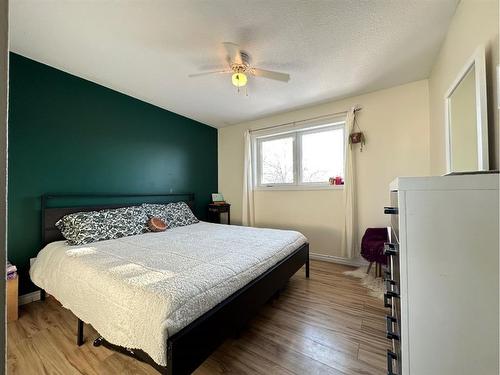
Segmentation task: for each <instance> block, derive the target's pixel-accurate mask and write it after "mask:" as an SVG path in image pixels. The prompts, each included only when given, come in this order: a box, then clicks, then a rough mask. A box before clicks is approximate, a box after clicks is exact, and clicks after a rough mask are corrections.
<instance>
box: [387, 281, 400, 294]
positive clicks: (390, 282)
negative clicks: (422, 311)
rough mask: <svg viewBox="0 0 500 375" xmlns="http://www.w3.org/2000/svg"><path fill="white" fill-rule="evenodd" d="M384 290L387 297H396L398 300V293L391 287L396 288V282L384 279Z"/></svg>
mask: <svg viewBox="0 0 500 375" xmlns="http://www.w3.org/2000/svg"><path fill="white" fill-rule="evenodd" d="M384 281H385V290H386V294H387V295H388V296H389V297H396V298H399V293H398V292H397V291H395V290H394V288H393V286H397V284H398V283H397V282H395V281H394V280H391V279H385V280H384Z"/></svg>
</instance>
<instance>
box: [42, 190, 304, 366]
mask: <svg viewBox="0 0 500 375" xmlns="http://www.w3.org/2000/svg"><path fill="white" fill-rule="evenodd" d="M107 198H109V199H110V200H116V199H123V200H131V199H132V198H135V199H137V198H142V199H146V198H147V202H148V203H167V202H179V201H184V202H186V203H188V205H189V206H190V207H191V208H192V209H193V208H194V194H193V193H186V194H180V193H175V194H172V193H170V194H45V195H43V196H42V197H41V209H42V242H43V245H46V244H48V243H50V242H53V241H58V240H62V239H63V237H62V234H61V233H60V232H59V230H58V229H57V228H56V227H55V223H56V222H57V221H58V220H59V219H60V218H62V217H63V216H64V215H67V214H70V213H74V212H81V211H93V210H102V209H106V208H119V207H127V206H132V205H134V204H138V203H128V204H125V203H121V204H107V205H95V204H94V205H83V206H82V205H74V206H67V205H66V206H58V205H57V204H54V203H52V202H53V201H57V200H65V199H69V200H70V201H72V202H75V201H78V200H82V199H83V200H87V201H88V200H92V199H97V200H102V199H107ZM151 199H154V200H155V201H154V202H153V201H151ZM72 204H74V203H72ZM139 204H140V203H139ZM304 265H305V276H306V277H307V278H309V244H308V243H306V244H304V245H302V246H301V247H299V248H298V249H296V250H295V251H294V252H293V253H292V254H290V255H288V256H287V257H286V258H285V259H283V260H282V261H280V262H279V263H277V264H275V265H274V266H273V267H271V268H270V269H268V270H267V271H266V272H264V273H263V274H262V275H260V276H259V277H257V278H256V279H254V280H253V281H251V282H250V283H248V284H247V285H245V286H244V287H243V288H241V289H240V290H238V291H236V292H235V293H234V294H232V295H231V296H229V297H228V298H226V299H225V300H224V301H222V302H221V303H219V304H218V305H217V306H215V307H214V308H212V309H211V310H209V311H208V312H206V313H205V314H203V315H202V316H200V317H199V318H198V319H196V320H195V321H193V322H192V323H190V324H189V325H187V326H186V327H184V328H183V329H182V330H180V331H179V332H177V333H176V334H174V335H172V336H171V337H169V338H168V339H167V345H166V347H167V353H166V354H167V365H166V366H165V367H164V366H160V365H158V364H157V363H155V362H154V361H153V360H152V359H151V357H150V356H149V355H148V354H146V353H145V352H144V351H142V350H138V349H128V348H124V347H121V346H117V345H114V344H111V343H109V342H108V341H106V339H105V338H103V337H102V336H100V337H98V338H97V339H95V340H94V346H100V345H103V346H105V347H107V348H109V349H111V350H115V351H117V352H120V353H122V354H125V355H128V356H130V357H133V358H136V359H138V360H140V361H142V362H145V363H148V364H149V365H151V366H152V367H154V368H155V369H156V370H158V371H159V372H160V373H162V374H166V375H174V374H175V375H184V374H191V373H192V372H193V371H194V370H195V369H196V368H197V367H198V366H200V365H201V364H202V363H203V362H204V361H205V359H207V358H208V357H209V356H210V354H211V353H212V352H213V351H214V350H215V349H216V348H217V347H218V346H219V345H220V344H221V343H222V342H223V341H224V340H225V339H226V338H227V337H230V336H234V335H237V334H238V333H239V332H240V331H241V330H242V329H243V328H244V326H245V324H246V323H247V322H248V320H249V319H251V318H252V317H253V316H254V315H255V313H256V312H257V311H258V310H259V308H260V307H261V306H262V305H264V304H265V303H266V302H268V301H269V300H270V299H271V298H272V297H273V296H275V295H276V294H279V292H280V290H281V289H283V288H284V287H285V285H286V283H287V282H288V280H289V279H290V277H292V276H293V275H294V274H295V273H296V272H297V271H298V270H299V269H300V268H301V267H302V266H304ZM41 299H42V300H44V299H45V291H44V290H42V291H41ZM83 343H84V339H83V322H82V321H81V320H80V319H78V326H77V345H82V344H83Z"/></svg>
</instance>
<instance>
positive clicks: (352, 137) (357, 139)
mask: <svg viewBox="0 0 500 375" xmlns="http://www.w3.org/2000/svg"><path fill="white" fill-rule="evenodd" d="M352 130H353V132H352V133H351V134H349V145H350V147H351V149H352V145H353V144H357V143H359V144H360V148H359V150H360V151H361V152H363V146H364V145H365V143H366V140H365V135H364V134H363V132H362V131H361V129H360V128H359V125H358V120H357V118H356V117H354V126H353V127H352Z"/></svg>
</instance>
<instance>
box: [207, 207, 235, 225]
mask: <svg viewBox="0 0 500 375" xmlns="http://www.w3.org/2000/svg"><path fill="white" fill-rule="evenodd" d="M221 214H227V223H224V222H222V221H221ZM208 221H209V222H210V223H218V224H228V225H229V224H231V205H230V204H229V203H223V204H215V203H210V204H209V205H208Z"/></svg>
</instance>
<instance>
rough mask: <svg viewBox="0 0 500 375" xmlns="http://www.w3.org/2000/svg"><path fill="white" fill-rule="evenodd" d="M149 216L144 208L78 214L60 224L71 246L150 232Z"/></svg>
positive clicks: (59, 222) (71, 215)
mask: <svg viewBox="0 0 500 375" xmlns="http://www.w3.org/2000/svg"><path fill="white" fill-rule="evenodd" d="M147 220H148V217H147V215H146V212H145V211H144V209H143V208H142V207H123V208H117V209H112V210H102V211H89V212H76V213H73V214H69V215H66V216H64V217H63V218H62V219H61V220H59V221H58V222H57V223H56V227H57V228H58V229H59V230H60V231H61V233H62V235H63V236H64V238H66V240H67V242H68V244H70V245H85V244H88V243H92V242H96V241H103V240H111V239H115V238H121V237H126V236H134V235H136V234H141V233H144V232H146V230H145V228H146V222H147Z"/></svg>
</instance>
